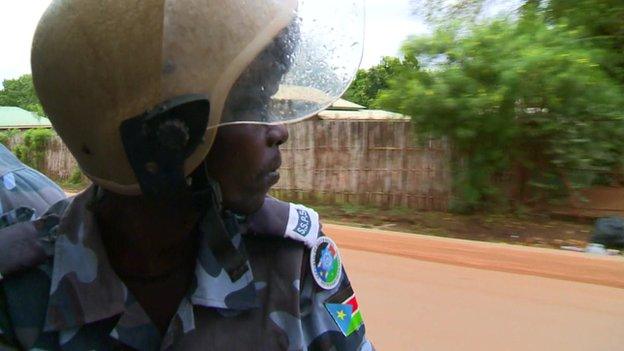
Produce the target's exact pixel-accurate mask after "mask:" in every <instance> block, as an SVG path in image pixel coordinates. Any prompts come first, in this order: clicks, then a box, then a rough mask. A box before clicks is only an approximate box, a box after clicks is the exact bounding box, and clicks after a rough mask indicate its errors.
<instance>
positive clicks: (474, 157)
mask: <svg viewBox="0 0 624 351" xmlns="http://www.w3.org/2000/svg"><path fill="white" fill-rule="evenodd" d="M579 35H580V33H579V32H578V31H575V30H571V29H570V28H569V27H567V26H565V25H562V24H557V25H550V24H546V21H545V20H544V18H543V17H541V16H540V15H539V14H536V15H535V16H533V17H531V18H528V17H527V18H524V19H523V20H521V21H511V20H499V21H494V22H491V23H485V24H482V25H475V26H472V27H470V28H469V31H456V30H453V29H451V28H450V27H440V28H439V29H438V31H437V32H435V34H433V35H432V36H428V37H420V38H413V39H411V40H409V41H408V42H407V43H406V44H405V46H404V49H403V50H404V53H405V55H407V56H411V57H418V58H419V59H421V62H432V63H435V64H431V65H429V67H427V69H423V70H405V71H403V72H402V75H400V76H395V77H394V79H391V80H390V88H389V89H387V90H384V91H383V92H382V93H381V94H380V95H379V98H378V100H377V103H379V104H380V105H381V106H382V107H385V108H389V109H393V110H396V111H398V112H401V113H404V114H407V115H410V116H413V117H412V118H413V122H414V125H415V130H416V132H417V133H418V134H419V135H421V136H425V137H428V136H431V135H433V136H436V137H444V138H447V139H448V140H449V142H450V143H451V145H452V148H453V160H452V164H453V167H454V177H455V179H454V181H455V194H456V201H455V202H454V206H455V209H457V210H462V211H471V210H477V209H481V208H484V207H486V206H487V205H490V206H491V205H496V206H499V205H501V203H502V201H505V200H508V199H509V198H508V197H507V192H506V191H505V187H503V186H502V185H501V183H500V182H497V181H496V179H497V178H499V177H501V176H502V175H504V174H507V173H508V172H510V171H512V174H515V175H517V176H516V177H515V179H514V181H515V182H514V183H515V184H514V190H515V191H514V196H515V198H517V199H520V200H525V201H530V200H533V201H537V200H542V199H543V197H544V196H548V197H552V196H559V195H563V194H565V193H567V192H569V191H570V190H572V189H574V188H576V187H579V186H585V185H588V184H590V183H591V182H592V181H594V180H595V178H596V176H597V175H598V174H600V173H601V172H603V171H606V170H608V169H609V168H614V167H618V165H621V162H622V159H621V155H622V154H624V110H623V108H624V101H623V96H624V94H623V91H622V87H621V85H619V84H618V82H617V81H615V80H614V79H612V78H611V77H610V76H609V75H607V74H605V72H604V70H602V69H601V67H600V65H599V62H600V60H601V59H602V58H603V57H604V55H605V53H604V50H600V49H597V48H595V46H593V45H591V43H588V42H587V41H583V40H580V37H579ZM580 170H582V171H580ZM505 203H508V202H506V201H505Z"/></svg>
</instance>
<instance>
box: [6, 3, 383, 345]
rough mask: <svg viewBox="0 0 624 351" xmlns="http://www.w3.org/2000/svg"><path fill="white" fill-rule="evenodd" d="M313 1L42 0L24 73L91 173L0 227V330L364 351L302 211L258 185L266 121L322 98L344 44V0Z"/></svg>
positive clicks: (273, 162) (278, 137)
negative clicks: (77, 187) (45, 207)
mask: <svg viewBox="0 0 624 351" xmlns="http://www.w3.org/2000/svg"><path fill="white" fill-rule="evenodd" d="M330 3H331V2H329V1H314V2H310V1H300V2H298V1H294V0H262V1H246V0H228V1H221V0H177V1H170V0H140V1H139V0H130V1H129V0H124V1H113V0H107V1H99V0H98V1H95V0H92V1H85V0H58V1H54V2H53V3H52V5H51V6H50V8H49V9H48V10H47V12H46V13H45V15H44V16H43V18H42V20H41V22H40V24H39V27H38V29H37V32H36V34H35V39H34V42H33V51H32V68H33V79H34V82H35V87H36V90H37V93H38V95H39V97H40V99H41V102H42V104H43V106H44V109H45V110H46V113H47V114H48V115H49V116H50V119H51V121H52V123H53V125H54V127H55V129H56V130H57V132H58V133H59V135H60V136H61V137H62V138H63V140H64V142H65V143H66V144H67V146H68V148H69V149H70V150H71V152H72V154H73V155H74V156H75V157H76V159H77V160H78V162H79V164H80V166H81V168H82V170H83V171H84V172H85V174H87V175H88V176H89V178H91V179H92V180H93V182H94V185H93V186H92V187H90V188H89V189H87V190H86V191H85V192H83V193H82V194H80V195H78V196H77V197H76V198H74V199H72V200H71V201H62V202H59V203H57V204H56V205H54V206H53V207H52V208H51V209H50V210H49V211H48V213H47V214H46V216H44V217H43V218H42V219H40V220H38V221H35V222H30V223H22V224H18V225H16V226H12V227H10V228H7V229H5V230H4V231H1V232H0V237H2V236H3V235H4V236H6V237H7V238H11V240H12V241H11V243H20V245H12V246H13V247H14V248H16V250H17V251H15V252H18V251H19V250H22V251H23V254H20V255H15V254H13V255H12V256H13V258H12V259H11V258H8V259H7V258H4V262H3V258H2V257H3V255H2V254H1V252H0V271H2V270H4V272H5V273H8V274H5V275H6V277H5V279H4V280H3V281H2V286H1V287H2V289H1V291H2V295H0V340H1V341H0V345H2V346H6V347H9V348H10V347H14V348H22V349H32V348H34V349H43V350H56V349H63V350H87V349H88V350H91V349H95V350H108V349H136V350H158V349H162V350H168V349H179V350H371V349H372V345H371V344H370V343H369V342H368V340H367V338H366V336H365V328H364V322H363V319H362V315H361V313H360V311H359V306H358V302H357V297H356V296H355V294H354V292H353V289H352V287H351V284H350V282H349V280H348V278H347V276H346V274H345V273H344V270H343V268H342V262H341V259H340V254H339V251H338V248H337V247H336V244H335V243H334V242H333V241H332V240H331V239H329V238H327V237H325V236H324V235H323V233H322V231H321V226H320V224H319V221H318V215H317V214H316V213H315V212H314V211H313V210H311V209H308V208H305V207H303V206H300V205H294V204H288V203H284V202H281V201H278V200H276V199H272V198H267V197H266V194H267V192H268V190H269V188H270V187H271V186H272V185H274V184H275V183H276V182H277V181H278V179H279V173H278V168H279V167H280V163H281V157H280V153H279V146H280V145H281V144H282V143H284V142H285V141H286V140H287V138H288V133H287V130H286V128H285V127H284V126H283V123H284V122H289V121H296V120H301V119H303V118H306V117H308V116H310V115H313V114H315V113H317V112H318V111H319V110H321V109H323V108H325V107H326V106H328V105H329V104H330V103H331V102H332V101H334V100H335V99H336V98H337V97H338V96H340V94H342V92H343V91H344V89H345V88H346V87H347V86H348V84H349V83H350V80H351V79H352V77H353V74H354V73H355V70H356V69H357V65H358V64H359V59H360V58H361V42H362V38H361V34H362V32H361V28H359V29H357V30H353V29H352V28H351V26H352V25H354V24H355V23H357V22H358V19H359V18H360V17H361V16H360V15H361V11H362V8H361V3H358V2H355V1H346V0H345V1H338V2H337V4H332V7H331V10H332V11H331V13H328V11H322V10H323V7H324V6H325V7H326V6H328V5H329V4H330ZM340 10H344V16H342V17H341V16H338V18H340V21H341V22H340V23H341V24H339V25H336V26H335V27H333V28H332V27H330V26H326V25H324V24H323V18H322V17H323V16H325V15H327V16H330V17H331V18H332V19H335V18H336V17H334V16H337V14H336V13H335V12H340ZM319 14H321V15H322V16H321V17H320V18H319ZM360 25H361V23H360ZM341 26H342V27H341ZM337 31H338V32H341V33H340V35H337V33H336V32H337ZM330 39H331V40H330ZM0 243H1V242H0ZM6 246H11V245H6ZM2 250H3V248H2V247H0V251H2ZM22 251H19V252H22ZM4 252H8V251H7V250H6V249H4ZM8 256H11V255H8ZM8 256H7V257H8ZM25 257H27V258H28V260H26V259H24V258H25ZM25 261H27V263H28V264H25V263H24V262H25ZM35 265H36V268H33V267H32V266H35Z"/></svg>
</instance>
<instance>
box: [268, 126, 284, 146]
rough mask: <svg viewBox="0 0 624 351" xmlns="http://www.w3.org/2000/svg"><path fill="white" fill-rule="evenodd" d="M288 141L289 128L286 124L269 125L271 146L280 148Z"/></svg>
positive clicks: (269, 143)
mask: <svg viewBox="0 0 624 351" xmlns="http://www.w3.org/2000/svg"><path fill="white" fill-rule="evenodd" d="M287 140H288V128H286V125H285V124H275V125H269V126H268V131H267V143H268V145H269V146H271V147H272V146H280V145H282V144H283V143H285V142H286V141H287Z"/></svg>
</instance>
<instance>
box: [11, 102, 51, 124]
mask: <svg viewBox="0 0 624 351" xmlns="http://www.w3.org/2000/svg"><path fill="white" fill-rule="evenodd" d="M31 128H52V124H51V123H50V120H49V119H47V118H45V117H40V116H39V115H37V114H36V113H33V112H30V111H26V110H24V109H21V108H19V107H11V106H0V129H31Z"/></svg>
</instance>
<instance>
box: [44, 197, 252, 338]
mask: <svg viewBox="0 0 624 351" xmlns="http://www.w3.org/2000/svg"><path fill="white" fill-rule="evenodd" d="M96 193H97V187H94V186H92V187H90V188H89V189H87V190H86V191H84V192H83V193H81V194H79V195H78V196H76V198H75V199H74V200H73V201H72V203H71V204H70V205H69V206H68V207H67V209H66V211H65V212H64V213H63V214H62V216H61V221H60V224H59V226H58V234H59V236H58V239H57V241H56V243H55V247H54V261H53V267H52V277H51V286H50V298H49V303H48V309H47V314H46V320H45V330H46V331H67V330H74V329H76V328H79V327H81V326H83V325H85V324H89V323H93V322H97V321H101V320H104V319H108V318H111V317H115V316H120V318H119V321H118V323H117V326H116V327H115V328H114V329H113V332H112V334H111V336H113V337H116V338H118V339H120V340H121V341H122V342H124V343H126V344H128V345H130V346H133V347H135V348H138V349H153V348H152V347H151V346H149V345H143V344H144V343H145V342H144V341H141V340H154V335H155V336H158V335H159V333H158V332H157V331H156V328H155V326H154V325H153V323H151V321H150V319H149V317H148V316H147V314H146V313H145V312H144V310H143V309H142V308H141V306H140V305H139V304H138V303H137V301H136V300H135V299H134V297H133V296H132V294H131V293H130V292H129V291H128V289H127V288H126V286H125V285H124V283H123V282H122V281H121V280H120V279H119V277H118V276H117V274H116V273H115V272H114V270H113V269H112V266H111V265H110V262H109V260H108V257H107V255H106V251H105V249H104V245H103V243H102V240H101V237H100V233H99V230H98V227H97V223H96V219H95V216H94V214H93V212H91V211H90V210H89V209H88V204H89V203H90V202H91V201H92V200H93V199H94V197H95V196H96ZM231 240H232V242H233V243H234V245H235V246H236V247H237V248H239V249H244V248H243V247H242V236H241V234H240V233H238V234H236V235H234V236H233V237H232V238H231ZM206 242H207V238H206V237H202V238H200V248H199V255H198V260H197V265H196V267H195V278H196V279H195V284H193V287H192V288H191V289H190V290H189V293H188V295H187V298H186V299H185V300H183V302H182V304H181V305H180V308H179V310H178V314H177V316H176V318H174V320H176V319H177V320H178V322H181V325H183V327H184V329H188V328H190V327H189V326H192V325H194V321H193V320H190V319H189V318H191V319H192V316H193V313H189V308H190V310H191V311H192V307H193V306H202V307H208V308H217V309H223V310H235V311H242V310H248V309H251V308H256V307H258V306H259V302H258V297H257V294H256V290H255V284H254V277H253V273H252V271H251V267H250V266H249V261H247V262H246V264H247V265H248V266H249V270H248V271H247V272H246V273H245V274H244V275H243V276H242V277H240V278H239V279H238V280H236V281H232V280H231V279H230V277H229V276H228V274H227V273H226V272H225V270H224V269H223V267H222V266H221V265H220V264H219V263H218V261H217V260H216V259H215V256H214V255H213V253H212V252H211V250H210V249H209V248H208V246H207V245H206ZM138 335H142V336H143V337H147V339H142V337H138ZM158 340H160V337H158ZM137 343H139V344H141V345H138V344H137Z"/></svg>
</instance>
